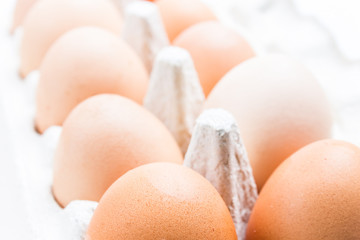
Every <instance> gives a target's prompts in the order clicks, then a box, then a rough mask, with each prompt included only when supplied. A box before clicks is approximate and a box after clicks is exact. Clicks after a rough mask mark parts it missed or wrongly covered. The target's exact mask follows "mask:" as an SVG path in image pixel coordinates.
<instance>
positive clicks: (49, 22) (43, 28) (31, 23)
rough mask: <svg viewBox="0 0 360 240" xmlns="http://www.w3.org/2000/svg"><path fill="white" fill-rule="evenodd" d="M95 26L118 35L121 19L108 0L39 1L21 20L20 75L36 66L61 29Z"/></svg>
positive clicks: (60, 33) (25, 74)
mask: <svg viewBox="0 0 360 240" xmlns="http://www.w3.org/2000/svg"><path fill="white" fill-rule="evenodd" d="M89 25H91V26H97V27H101V28H105V29H108V30H110V31H112V32H114V33H116V34H120V32H121V25H122V19H121V16H120V13H119V11H118V10H117V9H116V7H115V6H114V4H113V2H112V1H110V0H91V1H88V0H61V1H49V0H40V1H38V3H37V4H35V5H34V6H33V7H32V8H31V10H30V11H29V13H28V15H27V17H26V19H25V21H24V35H23V39H22V41H21V47H20V48H21V49H20V55H21V63H20V75H21V76H22V77H25V76H27V75H28V74H29V73H30V72H31V71H32V70H35V69H37V68H38V67H39V66H40V64H41V61H42V59H43V57H44V55H45V53H46V52H47V50H48V49H49V48H50V46H51V45H52V44H53V43H54V41H55V40H56V39H57V38H59V37H60V36H61V35H62V34H64V33H65V32H67V31H69V30H71V29H73V28H76V27H80V26H89Z"/></svg>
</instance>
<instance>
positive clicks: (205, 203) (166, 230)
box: [86, 163, 237, 240]
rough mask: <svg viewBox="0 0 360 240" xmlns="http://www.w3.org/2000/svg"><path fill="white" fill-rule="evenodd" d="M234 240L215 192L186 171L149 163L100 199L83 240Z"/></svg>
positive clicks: (173, 166)
mask: <svg viewBox="0 0 360 240" xmlns="http://www.w3.org/2000/svg"><path fill="white" fill-rule="evenodd" d="M104 239H107V240H115V239H116V240H122V239H124V240H125V239H126V240H132V239H133V240H138V239H142V240H156V239H159V240H160V239H182V240H193V239H226V240H236V239H237V237H236V233H235V228H234V224H233V222H232V219H231V216H230V213H229V211H228V209H227V207H226V205H225V203H224V201H223V200H222V198H221V196H220V195H219V193H218V192H217V191H216V190H215V188H214V187H213V186H212V185H211V184H210V183H209V182H208V181H207V180H206V179H205V178H203V177H202V176H201V175H199V174H198V173H196V172H195V171H193V170H191V169H190V168H187V167H184V166H180V165H175V164H171V163H152V164H147V165H144V166H141V167H138V168H136V169H134V170H131V171H129V172H128V173H126V174H125V175H124V176H122V177H121V178H120V179H118V180H117V181H116V182H115V183H114V184H113V185H112V186H111V187H110V188H109V190H108V191H107V192H106V193H105V194H104V196H103V198H102V199H101V200H100V203H99V205H98V207H97V209H96V210H95V213H94V216H93V218H92V220H91V222H90V225H89V228H88V232H87V237H86V240H104Z"/></svg>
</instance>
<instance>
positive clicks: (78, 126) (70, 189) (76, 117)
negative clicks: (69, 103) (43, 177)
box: [53, 94, 183, 207]
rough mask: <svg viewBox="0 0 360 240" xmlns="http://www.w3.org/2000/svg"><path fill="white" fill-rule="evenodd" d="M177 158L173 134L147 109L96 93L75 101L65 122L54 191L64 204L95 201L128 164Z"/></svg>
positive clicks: (127, 168) (115, 96) (174, 161)
mask: <svg viewBox="0 0 360 240" xmlns="http://www.w3.org/2000/svg"><path fill="white" fill-rule="evenodd" d="M182 161H183V157H182V154H181V151H180V149H179V147H178V145H177V144H176V142H175V140H174V138H173V137H172V135H171V134H170V133H169V131H168V130H167V129H166V127H165V126H164V125H163V124H162V123H161V122H160V121H159V120H158V119H157V118H156V117H154V116H153V115H152V114H151V113H150V112H148V111H147V110H145V109H144V108H143V107H142V106H140V105H138V104H137V103H135V102H133V101H131V100H129V99H127V98H124V97H121V96H118V95H114V94H102V95H97V96H94V97H92V98H89V99H87V100H85V101H84V102H82V103H81V104H79V105H78V106H77V107H76V108H75V109H74V111H72V112H71V114H70V115H69V117H68V118H67V119H66V121H65V123H64V127H63V132H62V134H61V137H60V141H59V144H58V146H57V148H56V152H55V159H54V181H53V193H54V196H55V198H56V200H57V201H58V203H59V204H60V205H61V206H63V207H65V206H66V205H67V204H68V203H69V202H70V201H72V200H92V201H99V200H100V198H101V196H102V195H103V194H104V192H105V191H106V190H107V189H108V187H110V185H111V184H112V183H113V182H115V181H116V180H117V179H118V178H119V177H120V176H121V175H123V174H124V173H126V172H127V171H128V170H130V169H132V168H135V167H138V166H140V165H143V164H146V163H152V162H173V163H177V164H181V163H182ZM130 195H131V194H130ZM127 197H129V196H127Z"/></svg>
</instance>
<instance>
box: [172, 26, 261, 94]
mask: <svg viewBox="0 0 360 240" xmlns="http://www.w3.org/2000/svg"><path fill="white" fill-rule="evenodd" d="M174 45H175V46H178V47H181V48H185V49H186V50H188V51H189V53H190V55H191V57H192V58H193V61H194V64H195V68H196V70H197V72H198V74H199V78H200V83H201V86H202V88H203V90H204V93H205V96H207V95H208V94H209V92H210V91H211V89H212V88H213V87H214V86H215V84H216V83H217V82H218V81H219V80H220V79H221V78H222V77H223V76H224V75H225V74H226V73H227V72H228V71H229V70H230V69H232V68H233V67H235V66H236V65H238V64H239V63H241V62H243V61H244V60H246V59H248V58H251V57H253V56H254V51H253V49H252V48H251V46H250V45H249V44H248V43H247V41H246V40H245V39H244V38H243V37H242V36H241V35H240V34H238V33H237V32H235V31H233V30H232V29H229V28H227V27H225V26H223V25H221V24H220V23H218V22H216V21H207V22H202V23H198V24H196V25H194V26H192V27H190V28H188V29H187V30H185V31H184V32H182V33H181V34H180V35H179V36H178V37H177V38H176V39H175V40H174Z"/></svg>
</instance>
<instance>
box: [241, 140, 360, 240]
mask: <svg viewBox="0 0 360 240" xmlns="http://www.w3.org/2000/svg"><path fill="white" fill-rule="evenodd" d="M359 182H360V149H359V148H358V147H356V146H354V145H352V144H350V143H347V142H343V141H337V140H323V141H318V142H315V143H312V144H310V145H308V146H306V147H304V148H302V149H301V150H299V151H298V152H296V153H295V154H293V155H292V156H291V157H290V158H288V159H287V160H286V161H284V163H282V164H281V165H280V166H279V168H277V169H276V171H275V172H274V174H273V175H271V177H270V178H269V181H268V182H267V183H266V184H265V186H264V188H263V190H262V191H261V193H260V195H259V198H258V200H257V202H256V204H255V207H254V209H253V212H252V215H251V217H250V221H249V224H248V228H247V234H246V239H247V240H257V239H258V240H278V239H291V240H303V239H311V240H312V239H314V240H315V239H316V240H320V239H324V240H325V239H326V240H330V239H334V240H335V239H336V240H350V239H353V240H355V239H359V236H360V185H359Z"/></svg>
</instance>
